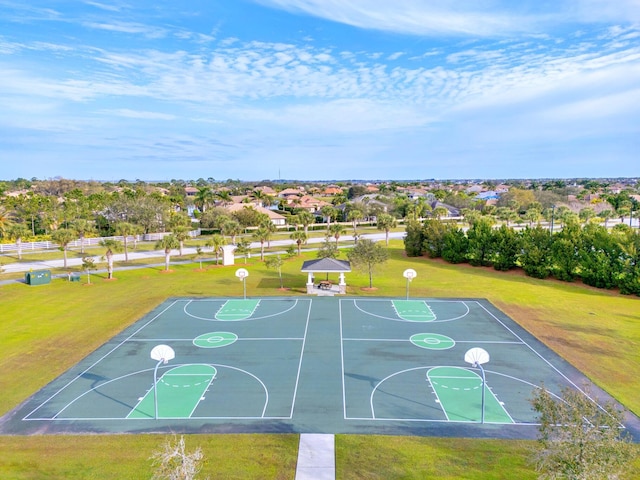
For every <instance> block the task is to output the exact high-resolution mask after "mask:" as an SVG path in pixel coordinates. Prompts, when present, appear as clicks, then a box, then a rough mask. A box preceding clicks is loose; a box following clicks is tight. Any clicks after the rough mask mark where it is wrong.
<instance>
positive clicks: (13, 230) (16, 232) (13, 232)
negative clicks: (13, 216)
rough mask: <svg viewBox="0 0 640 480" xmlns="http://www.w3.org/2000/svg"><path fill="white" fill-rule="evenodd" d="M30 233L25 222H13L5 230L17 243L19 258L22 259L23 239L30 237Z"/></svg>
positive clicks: (8, 236) (7, 235)
mask: <svg viewBox="0 0 640 480" xmlns="http://www.w3.org/2000/svg"><path fill="white" fill-rule="evenodd" d="M30 233H31V232H29V229H28V228H27V226H26V225H25V224H24V223H13V224H11V225H9V227H8V228H7V229H6V230H5V236H6V237H7V238H9V240H13V241H14V242H15V243H16V247H17V249H18V260H22V240H23V239H25V238H26V237H28V236H29V234H30Z"/></svg>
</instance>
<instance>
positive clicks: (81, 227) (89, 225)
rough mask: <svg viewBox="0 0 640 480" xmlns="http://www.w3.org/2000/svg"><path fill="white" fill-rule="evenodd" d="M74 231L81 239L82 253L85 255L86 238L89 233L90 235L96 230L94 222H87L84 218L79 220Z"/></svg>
mask: <svg viewBox="0 0 640 480" xmlns="http://www.w3.org/2000/svg"><path fill="white" fill-rule="evenodd" d="M73 229H74V230H75V231H76V233H77V234H78V237H80V253H81V254H83V255H84V237H85V236H86V235H87V233H90V232H91V231H92V230H94V227H93V222H90V221H89V220H86V219H84V218H78V219H77V220H76V221H75V222H73Z"/></svg>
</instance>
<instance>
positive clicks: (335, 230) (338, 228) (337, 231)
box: [328, 223, 347, 247]
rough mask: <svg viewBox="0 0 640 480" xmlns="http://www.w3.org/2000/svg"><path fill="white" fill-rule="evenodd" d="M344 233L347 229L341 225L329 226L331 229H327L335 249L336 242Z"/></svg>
mask: <svg viewBox="0 0 640 480" xmlns="http://www.w3.org/2000/svg"><path fill="white" fill-rule="evenodd" d="M346 231H347V229H346V228H344V225H342V224H341V223H334V224H333V225H331V227H329V230H328V233H329V234H330V235H331V236H332V237H333V238H334V239H335V241H336V247H337V246H338V241H339V240H340V237H341V236H342V234H343V233H345V232H346Z"/></svg>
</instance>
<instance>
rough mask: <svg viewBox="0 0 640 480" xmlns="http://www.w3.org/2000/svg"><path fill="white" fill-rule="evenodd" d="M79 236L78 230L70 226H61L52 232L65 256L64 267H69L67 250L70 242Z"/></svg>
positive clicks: (53, 238) (52, 236)
mask: <svg viewBox="0 0 640 480" xmlns="http://www.w3.org/2000/svg"><path fill="white" fill-rule="evenodd" d="M76 238H77V235H76V232H74V231H73V230H71V229H69V228H60V229H58V230H55V231H54V232H53V233H52V234H51V239H52V240H53V241H54V242H55V243H57V244H58V245H59V246H60V250H62V254H63V256H64V268H65V269H66V268H67V250H68V248H69V244H70V243H71V242H73V241H74V240H75V239H76Z"/></svg>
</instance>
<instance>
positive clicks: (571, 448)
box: [531, 385, 637, 480]
mask: <svg viewBox="0 0 640 480" xmlns="http://www.w3.org/2000/svg"><path fill="white" fill-rule="evenodd" d="M584 390H585V391H584V393H583V392H580V391H578V390H576V389H573V388H568V387H567V388H564V389H563V390H562V392H561V394H560V396H559V397H556V396H554V395H552V394H551V393H550V392H549V391H547V390H546V389H545V388H544V385H543V386H542V387H541V388H538V389H537V390H536V391H535V392H534V397H533V399H532V401H531V404H532V406H533V409H534V410H535V411H536V412H537V413H538V416H539V422H540V427H539V436H538V444H539V447H540V448H539V450H538V451H537V452H536V455H535V461H536V468H537V470H538V472H540V473H541V474H542V477H541V478H549V479H558V480H559V479H573V480H597V479H603V480H604V479H615V478H621V476H622V475H623V474H624V473H625V472H628V471H629V469H630V468H631V466H632V463H633V459H634V457H636V456H637V453H636V450H635V449H634V448H633V445H632V444H631V441H630V439H629V438H628V437H627V436H625V435H624V433H623V432H624V430H623V429H621V426H622V412H621V411H620V410H618V409H617V408H616V407H615V405H613V404H612V403H606V404H604V405H598V404H597V403H596V402H595V401H594V400H592V396H591V395H589V393H590V392H589V389H587V388H585V389H584Z"/></svg>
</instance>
